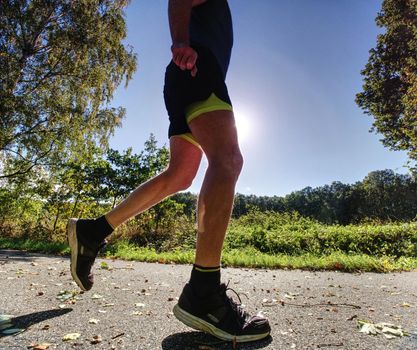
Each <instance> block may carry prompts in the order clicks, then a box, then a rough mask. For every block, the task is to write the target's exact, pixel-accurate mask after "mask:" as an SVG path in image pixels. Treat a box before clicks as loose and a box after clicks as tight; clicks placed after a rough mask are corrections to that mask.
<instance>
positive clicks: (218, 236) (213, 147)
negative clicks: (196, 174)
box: [190, 111, 243, 267]
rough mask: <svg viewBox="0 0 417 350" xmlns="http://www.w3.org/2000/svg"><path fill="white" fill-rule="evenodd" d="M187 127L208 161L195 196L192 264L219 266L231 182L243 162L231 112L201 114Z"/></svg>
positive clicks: (230, 209)
mask: <svg viewBox="0 0 417 350" xmlns="http://www.w3.org/2000/svg"><path fill="white" fill-rule="evenodd" d="M190 129H191V130H192V133H193V136H194V137H195V139H196V140H197V141H198V142H199V144H200V145H201V147H202V148H203V150H204V152H205V154H206V156H207V159H208V163H209V164H208V168H207V171H206V174H205V177H204V182H203V185H202V188H201V191H200V196H199V199H198V237H197V251H196V260H195V264H196V265H199V266H202V267H213V266H219V265H220V259H221V250H222V246H223V241H224V237H225V233H226V229H227V226H228V223H229V219H230V214H231V211H232V207H233V198H234V193H235V185H236V182H237V179H238V176H239V174H240V171H241V169H242V165H243V158H242V155H241V153H240V149H239V144H238V138H237V131H236V125H235V119H234V116H233V112H231V111H214V112H208V113H205V114H202V115H200V116H199V117H197V118H195V119H194V120H192V121H191V123H190Z"/></svg>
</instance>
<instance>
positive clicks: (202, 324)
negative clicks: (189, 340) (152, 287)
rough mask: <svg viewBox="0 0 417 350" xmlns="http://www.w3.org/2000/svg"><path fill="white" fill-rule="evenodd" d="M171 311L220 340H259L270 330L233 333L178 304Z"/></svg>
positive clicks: (186, 323) (187, 322)
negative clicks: (252, 332)
mask: <svg viewBox="0 0 417 350" xmlns="http://www.w3.org/2000/svg"><path fill="white" fill-rule="evenodd" d="M173 312H174V315H175V317H176V318H177V319H178V320H179V321H181V322H182V323H184V324H185V325H187V326H189V327H191V328H194V329H196V330H198V331H203V332H206V333H209V334H211V335H213V336H215V337H216V338H219V339H222V340H228V341H236V342H237V343H244V342H250V341H255V340H261V339H263V338H266V337H267V336H268V335H269V334H270V332H267V333H262V334H248V335H233V334H229V333H227V332H225V331H223V330H221V329H219V328H217V327H216V326H214V325H212V324H211V323H208V322H207V321H204V320H202V319H201V318H198V317H196V316H193V315H191V314H190V313H188V312H187V311H184V310H183V309H181V308H180V307H179V305H178V304H177V305H175V306H174V309H173Z"/></svg>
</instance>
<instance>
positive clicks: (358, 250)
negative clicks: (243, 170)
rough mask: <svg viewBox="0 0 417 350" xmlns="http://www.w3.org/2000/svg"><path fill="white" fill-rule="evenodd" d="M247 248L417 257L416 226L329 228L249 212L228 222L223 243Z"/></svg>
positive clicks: (297, 217) (295, 216)
mask: <svg viewBox="0 0 417 350" xmlns="http://www.w3.org/2000/svg"><path fill="white" fill-rule="evenodd" d="M247 246H252V247H254V248H256V249H257V250H258V251H260V252H263V253H269V254H287V255H300V254H306V253H309V254H314V255H317V256H318V255H329V254H332V253H335V252H343V253H347V254H367V255H374V256H385V255H387V256H394V257H416V256H417V224H416V223H407V224H404V223H390V224H384V225H380V224H372V223H368V224H365V225H348V226H341V225H331V226H328V225H324V224H321V223H319V222H317V221H315V220H313V219H309V218H304V217H301V216H300V215H299V214H297V213H290V214H289V213H282V214H280V213H274V212H259V211H257V210H252V211H250V212H249V213H248V214H247V215H245V216H242V217H240V218H239V219H235V220H233V221H232V222H231V225H230V227H229V231H228V235H227V237H226V241H225V248H226V249H239V248H243V247H247Z"/></svg>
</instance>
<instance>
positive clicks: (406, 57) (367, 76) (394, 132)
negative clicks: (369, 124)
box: [356, 0, 417, 160]
mask: <svg viewBox="0 0 417 350" xmlns="http://www.w3.org/2000/svg"><path fill="white" fill-rule="evenodd" d="M376 23H377V25H378V26H379V27H381V28H383V29H384V32H383V33H382V34H380V35H378V39H377V44H376V47H375V48H373V49H371V50H370V56H369V61H368V63H367V65H366V66H365V69H364V70H363V71H362V75H363V77H364V85H363V92H361V93H359V94H358V95H357V98H356V102H357V104H358V105H359V106H360V107H361V108H362V109H363V110H364V111H365V112H366V113H367V114H370V115H372V116H373V117H374V123H373V129H372V130H375V131H377V132H379V133H381V134H382V135H383V139H382V142H383V144H384V145H385V146H387V147H390V148H391V149H394V150H407V151H408V154H409V156H410V158H411V159H413V160H417V132H416V125H417V5H416V2H415V1H414V0H384V1H383V4H382V10H381V12H380V13H379V14H378V16H377V18H376Z"/></svg>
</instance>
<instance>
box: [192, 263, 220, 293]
mask: <svg viewBox="0 0 417 350" xmlns="http://www.w3.org/2000/svg"><path fill="white" fill-rule="evenodd" d="M190 285H191V287H192V288H193V290H194V292H195V293H196V294H197V295H198V296H199V297H203V298H204V297H206V296H208V295H210V294H212V293H214V292H215V291H216V290H217V288H218V287H219V285H220V266H214V267H203V266H199V265H193V269H192V271H191V278H190Z"/></svg>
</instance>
